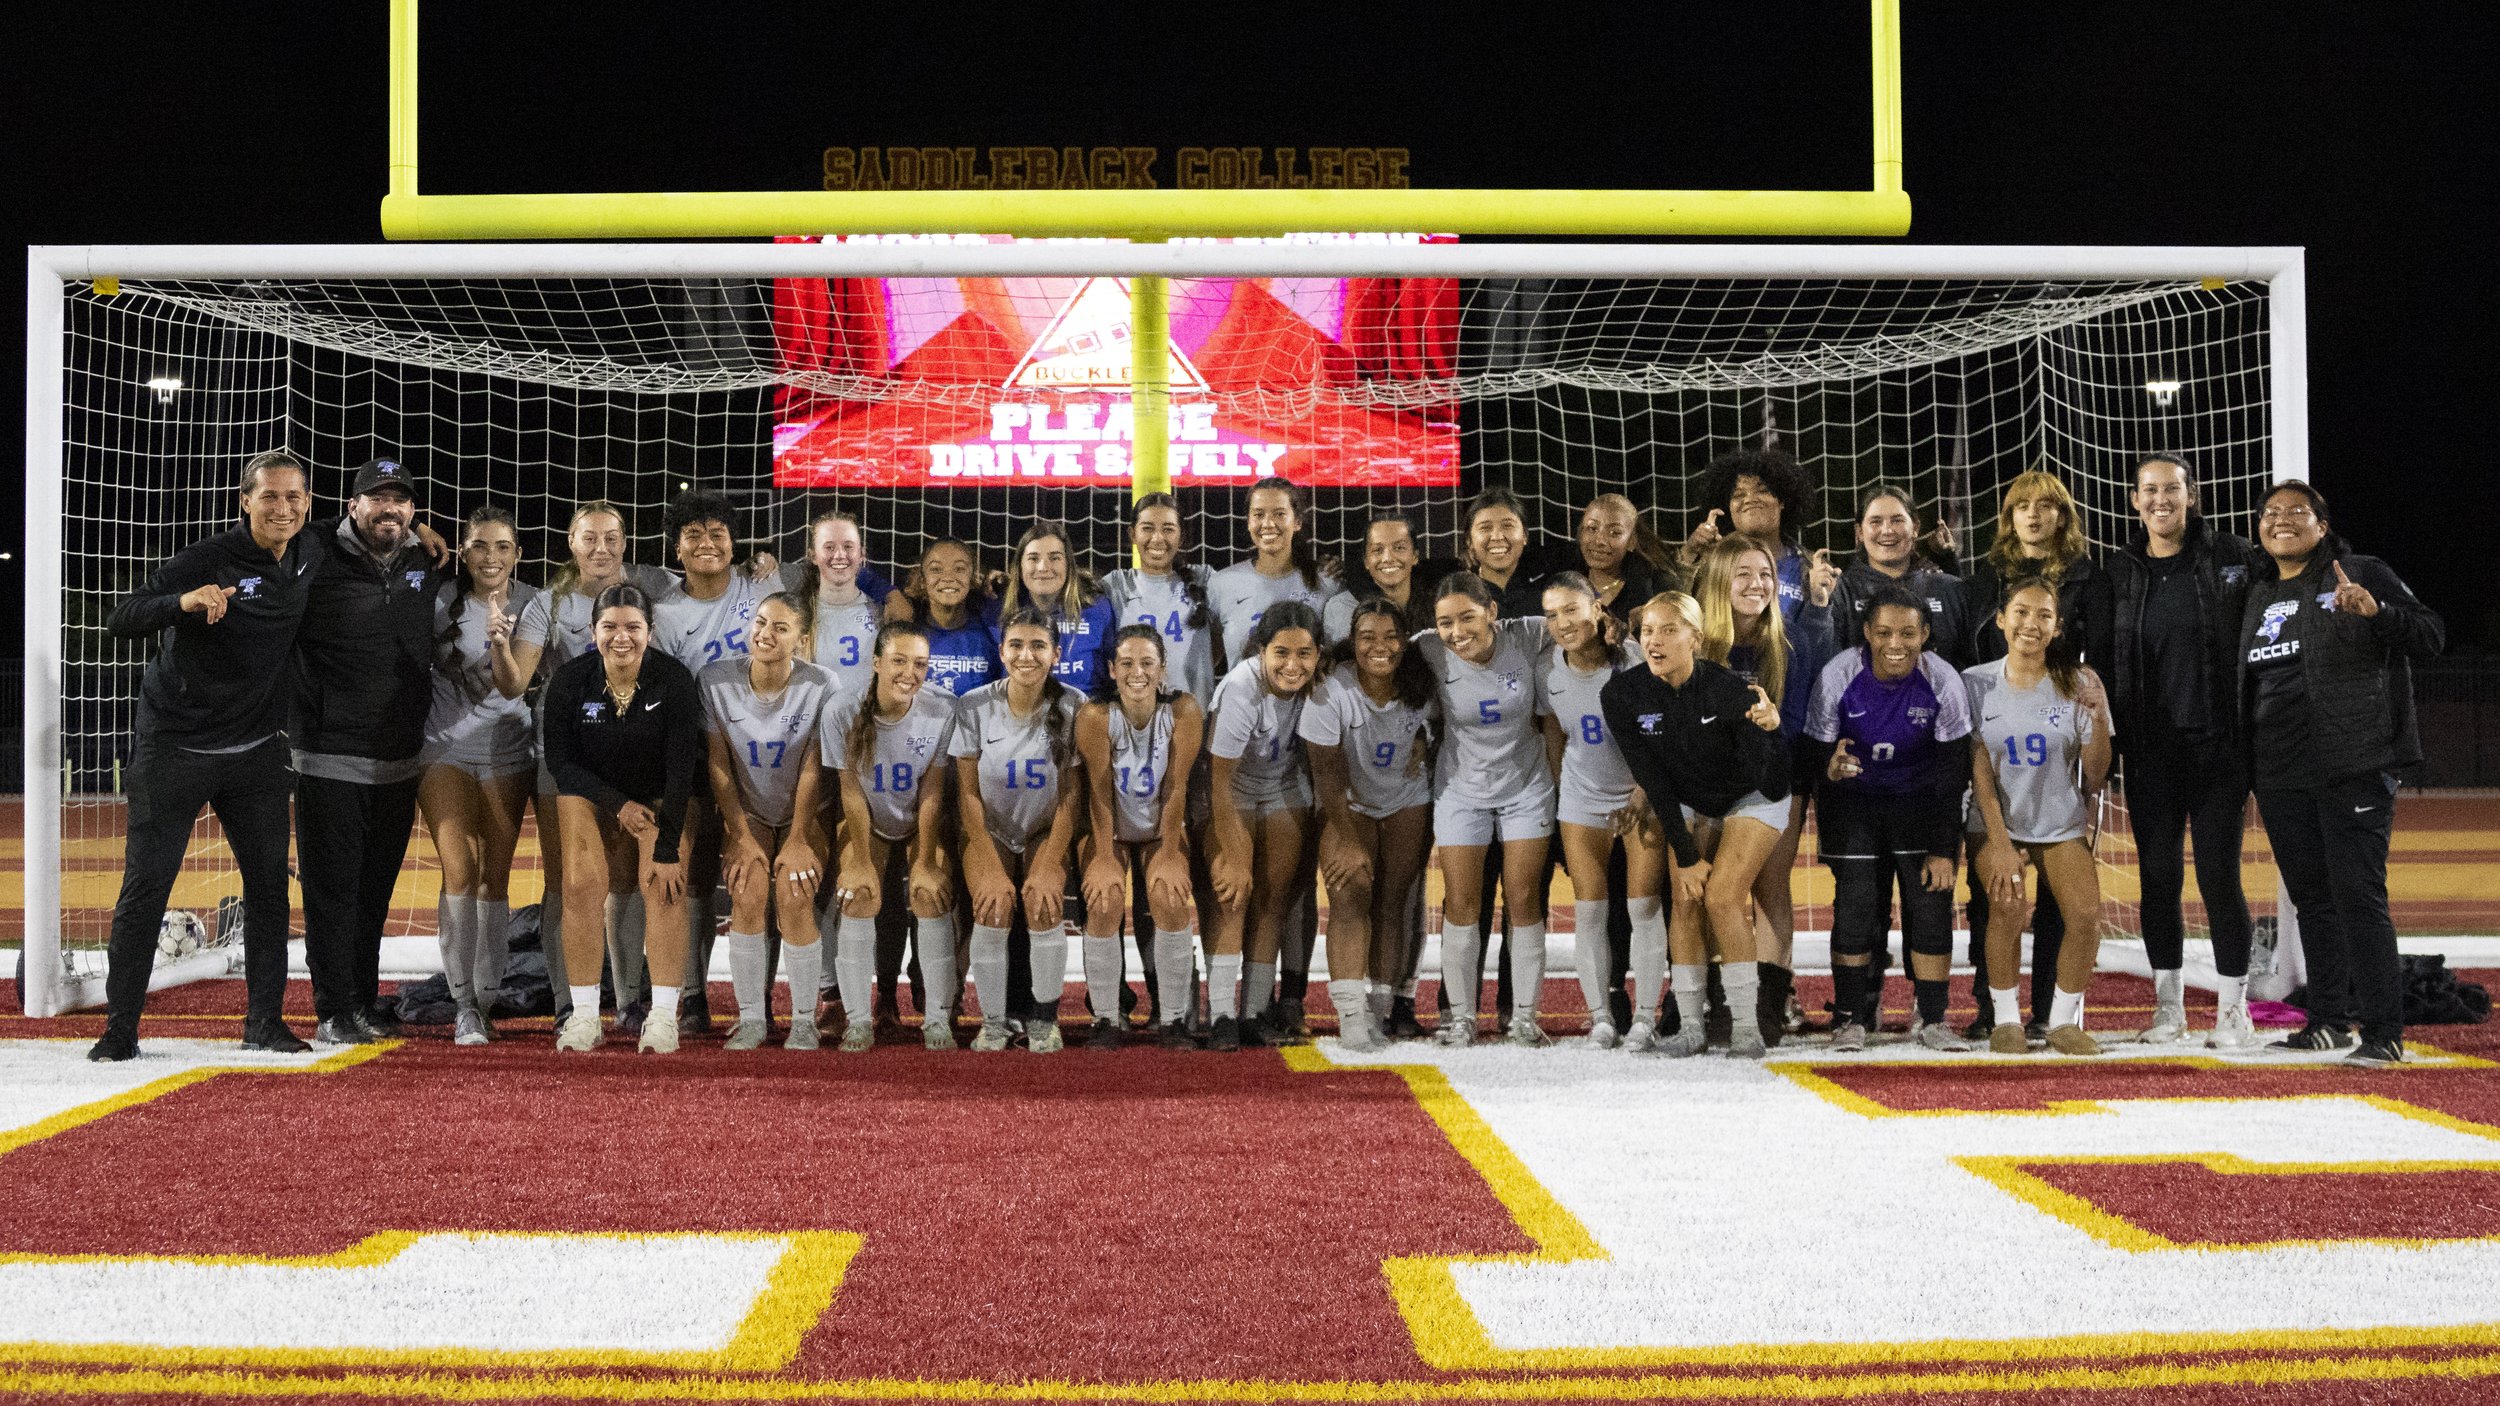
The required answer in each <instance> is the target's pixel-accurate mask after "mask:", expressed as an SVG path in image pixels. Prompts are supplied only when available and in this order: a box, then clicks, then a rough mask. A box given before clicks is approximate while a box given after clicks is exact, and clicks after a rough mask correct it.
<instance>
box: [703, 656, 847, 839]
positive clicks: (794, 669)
mask: <svg viewBox="0 0 2500 1406" xmlns="http://www.w3.org/2000/svg"><path fill="white" fill-rule="evenodd" d="M694 682H695V687H696V689H698V690H699V691H700V692H701V693H702V694H703V726H704V730H705V731H707V732H711V733H715V734H718V735H719V737H720V738H721V740H723V741H725V742H727V743H728V744H729V759H730V761H731V762H732V763H733V764H734V765H735V767H736V771H737V775H738V795H739V798H740V799H741V800H743V801H744V802H745V804H746V809H747V814H749V815H752V816H754V817H755V818H756V819H757V820H760V821H762V822H764V823H765V824H767V825H770V826H772V827H773V828H775V829H780V828H781V827H783V826H786V825H788V824H789V823H790V822H791V820H792V819H793V818H794V815H793V812H794V811H795V810H796V803H797V800H798V794H799V771H800V769H801V768H802V767H804V766H805V765H806V764H807V749H808V748H810V747H812V746H814V745H816V721H817V718H818V717H819V716H821V715H822V714H823V712H824V707H825V695H826V694H827V693H829V692H830V691H831V690H832V687H833V681H832V680H831V679H829V678H827V677H825V672H824V670H822V669H819V668H817V667H816V666H815V665H813V664H810V663H808V662H807V661H805V660H803V659H801V660H794V661H792V663H791V665H790V682H789V683H787V684H785V685H784V686H783V687H782V689H781V691H780V692H779V693H778V694H775V695H773V696H771V697H764V696H761V695H758V694H757V693H756V691H755V689H754V687H753V686H752V685H751V684H749V683H748V681H747V661H746V659H745V658H744V657H735V658H729V659H723V660H721V661H720V662H718V663H716V664H706V665H704V666H703V667H702V668H701V669H699V670H697V671H696V673H695V676H694Z"/></svg>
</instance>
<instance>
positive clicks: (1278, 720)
mask: <svg viewBox="0 0 2500 1406" xmlns="http://www.w3.org/2000/svg"><path fill="white" fill-rule="evenodd" d="M1319 637H1320V624H1319V612H1317V611H1315V610H1313V609H1311V607H1309V606H1308V605H1305V604H1303V603H1302V602H1301V601H1298V600H1287V601H1279V602H1277V603H1276V604H1274V605H1271V606H1269V607H1268V608H1267V610H1266V613H1265V614H1264V615H1263V616H1262V617H1261V619H1260V620H1259V627H1258V629H1257V630H1256V631H1254V632H1252V634H1251V636H1250V638H1249V639H1248V640H1247V641H1245V644H1246V646H1247V647H1248V649H1249V650H1250V657H1249V658H1247V659H1244V660H1242V661H1241V662H1240V663H1239V664H1236V665H1234V666H1233V668H1232V671H1231V672H1230V673H1227V674H1226V675H1225V676H1224V681H1223V682H1222V683H1220V684H1218V685H1216V689H1215V708H1214V710H1213V713H1212V715H1211V718H1210V721H1209V722H1208V725H1207V728H1208V739H1209V740H1208V743H1207V750H1208V751H1209V752H1211V753H1213V754H1214V758H1215V763H1214V816H1213V818H1212V823H1210V824H1209V826H1208V844H1209V847H1210V853H1209V855H1208V869H1209V871H1210V874H1211V876H1212V878H1213V879H1214V886H1215V901H1216V915H1215V932H1214V935H1213V939H1212V941H1211V942H1210V943H1209V944H1208V955H1207V1045H1208V1048H1210V1049H1217V1050H1237V1049H1240V1048H1241V1047H1242V1046H1243V1045H1245V1044H1247V1045H1257V1044H1261V1043H1264V1041H1265V1038H1266V1036H1265V1033H1264V1031H1263V1028H1262V1026H1261V1023H1260V1018H1261V1017H1262V1016H1263V1015H1265V1014H1266V1011H1267V1005H1268V999H1269V996H1270V994H1271V992H1272V991H1273V990H1274V988H1275V984H1276V956H1277V952H1278V949H1279V946H1280V943H1281V939H1282V936H1283V934H1282V931H1281V928H1282V924H1283V920H1284V918H1285V916H1286V915H1287V914H1288V913H1289V912H1292V911H1294V908H1293V905H1294V904H1295V903H1296V902H1297V901H1298V902H1301V903H1304V904H1308V903H1309V901H1310V895H1309V894H1308V892H1307V890H1308V889H1309V887H1310V882H1311V878H1310V845H1311V830H1312V821H1313V815H1312V808H1311V776H1310V771H1309V768H1308V766H1307V765H1306V761H1305V757H1304V753H1303V750H1302V735H1301V720H1302V709H1303V704H1304V702H1305V700H1306V699H1308V698H1309V696H1310V693H1311V689H1312V686H1313V685H1314V684H1315V683H1317V682H1318V679H1319V664H1320V643H1319ZM1237 985H1238V986H1239V987H1240V990H1241V994H1239V995H1237V994H1236V990H1235V988H1236V986H1237Z"/></svg>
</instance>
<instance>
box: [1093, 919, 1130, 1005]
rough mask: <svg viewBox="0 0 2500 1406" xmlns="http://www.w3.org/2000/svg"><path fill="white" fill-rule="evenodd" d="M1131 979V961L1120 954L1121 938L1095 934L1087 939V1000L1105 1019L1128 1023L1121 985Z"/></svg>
mask: <svg viewBox="0 0 2500 1406" xmlns="http://www.w3.org/2000/svg"><path fill="white" fill-rule="evenodd" d="M1127 981H1128V960H1127V959H1126V958H1125V957H1123V956H1121V954H1120V939H1118V938H1116V937H1093V936H1090V935H1089V936H1088V937H1087V938H1086V939H1085V1003H1086V1004H1087V1005H1089V1006H1091V1007H1093V1008H1094V1015H1095V1016H1096V1017H1097V1018H1099V1019H1102V1020H1117V1021H1121V1022H1122V1023H1126V1017H1124V1016H1122V1015H1121V1014H1120V988H1121V987H1122V986H1123V985H1125V984H1127Z"/></svg>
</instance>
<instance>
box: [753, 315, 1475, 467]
mask: <svg viewBox="0 0 2500 1406" xmlns="http://www.w3.org/2000/svg"><path fill="white" fill-rule="evenodd" d="M774 296H775V308H774V313H775V327H776V334H777V337H778V340H779V342H780V352H781V356H782V360H783V364H784V366H785V368H795V369H798V370H801V371H809V370H816V371H822V372H824V373H826V376H827V378H828V380H827V381H824V382H817V383H816V384H815V385H814V386H811V385H810V384H809V382H810V381H811V380H812V379H813V378H810V377H805V376H801V377H797V378H794V380H795V382H796V383H795V384H793V385H791V386H787V387H785V388H784V389H783V393H782V395H781V397H780V401H779V412H780V413H779V415H778V423H777V424H776V426H775V429H774V436H773V478H774V482H775V483H777V484H779V485H781V486H784V487H792V488H811V487H860V486H871V487H921V488H946V487H970V488H979V487H989V486H1003V485H1007V484H1020V485H1027V486H1032V485H1043V486H1049V485H1057V486H1063V487H1072V488H1073V487H1100V486H1113V485H1123V484H1126V483H1128V482H1129V465H1130V460H1131V449H1132V445H1133V438H1134V437H1133V434H1132V430H1133V417H1132V413H1131V405H1130V395H1129V385H1130V375H1131V359H1130V345H1129V331H1130V328H1129V285H1128V280H1126V279H1122V278H1109V277H1103V278H887V279H835V280H797V279H785V280H781V282H780V284H779V285H777V286H776V288H775V294H774ZM1167 303H1168V307H1169V309H1170V320H1171V349H1170V359H1169V365H1168V368H1167V369H1168V372H1169V375H1170V383H1171V387H1172V392H1171V406H1170V414H1169V419H1168V433H1169V435H1170V443H1171V473H1172V484H1173V486H1174V488H1176V489H1183V488H1187V487H1188V486H1190V485H1193V484H1233V485H1242V484H1248V483H1250V482H1252V481H1253V480H1256V479H1259V478H1263V477H1266V476H1268V475H1270V474H1282V475H1284V476H1285V477H1287V478H1290V479H1292V480H1294V481H1295V482H1297V483H1304V484H1311V485H1315V486H1322V487H1357V488H1360V487H1400V486H1413V487H1436V486H1453V485H1455V484H1456V483H1457V482H1458V429H1457V422H1456V407H1455V405H1454V404H1451V403H1449V402H1446V401H1441V402H1433V403H1429V404H1425V403H1418V402H1419V401H1420V400H1421V396H1420V395H1418V394H1414V393H1412V392H1410V393H1409V394H1405V395H1397V396H1382V395H1379V394H1377V392H1378V390H1379V389H1380V387H1378V386H1377V385H1374V384H1367V383H1379V382H1396V381H1412V382H1423V383H1428V382H1431V381H1435V380H1439V379H1442V378H1445V377H1448V376H1450V375H1453V374H1454V373H1455V370H1456V359H1457V348H1456V344H1457V292H1456V288H1455V287H1454V286H1453V285H1452V283H1451V281H1450V280H1446V279H1345V278H1208V279H1174V280H1172V283H1171V287H1170V293H1169V297H1168V300H1167ZM828 384H836V385H839V386H840V387H841V389H840V391H838V392H832V393H829V392H828V391H827V390H826V389H825V386H827V385H828ZM1422 389H1423V387H1422V386H1420V385H1419V386H1417V387H1414V388H1413V391H1421V390H1422Z"/></svg>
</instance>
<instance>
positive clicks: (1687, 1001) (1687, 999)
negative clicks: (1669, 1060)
mask: <svg viewBox="0 0 2500 1406" xmlns="http://www.w3.org/2000/svg"><path fill="white" fill-rule="evenodd" d="M1673 971H1674V976H1675V1013H1676V1014H1677V1015H1678V1016H1681V1017H1683V1020H1684V1028H1685V1029H1687V1030H1699V1029H1700V1028H1701V1021H1702V998H1703V997H1704V996H1705V995H1707V994H1708V990H1707V988H1708V985H1709V981H1710V968H1709V967H1708V966H1707V965H1705V964H1703V963H1700V962H1695V963H1693V964H1692V965H1691V966H1686V965H1685V964H1683V963H1682V962H1678V963H1676V964H1675V966H1674V968H1673Z"/></svg>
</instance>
